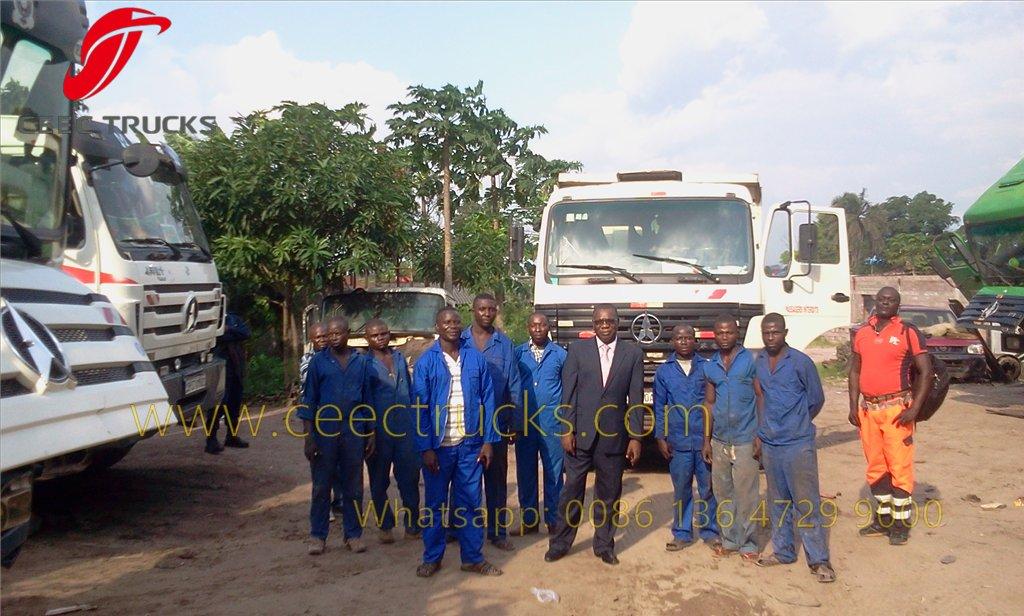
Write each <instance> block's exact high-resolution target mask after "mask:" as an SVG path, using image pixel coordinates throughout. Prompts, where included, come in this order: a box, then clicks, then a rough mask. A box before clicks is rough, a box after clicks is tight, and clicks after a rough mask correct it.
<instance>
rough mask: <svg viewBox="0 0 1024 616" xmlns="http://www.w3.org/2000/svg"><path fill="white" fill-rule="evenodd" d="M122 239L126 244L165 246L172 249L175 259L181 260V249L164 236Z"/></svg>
mask: <svg viewBox="0 0 1024 616" xmlns="http://www.w3.org/2000/svg"><path fill="white" fill-rule="evenodd" d="M120 241H122V242H124V243H126V244H152V245H156V246H163V247H165V248H168V249H170V251H171V252H172V253H173V254H174V260H175V261H181V249H179V248H178V247H177V246H175V245H174V244H172V243H170V242H168V241H167V240H165V239H164V238H162V237H125V238H121V240H120Z"/></svg>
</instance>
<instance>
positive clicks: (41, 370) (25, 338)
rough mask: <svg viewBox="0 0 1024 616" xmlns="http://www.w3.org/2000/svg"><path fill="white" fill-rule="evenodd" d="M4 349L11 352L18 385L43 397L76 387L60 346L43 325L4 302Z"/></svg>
mask: <svg viewBox="0 0 1024 616" xmlns="http://www.w3.org/2000/svg"><path fill="white" fill-rule="evenodd" d="M2 306H3V307H2V310H0V319H2V320H3V346H5V347H7V348H8V349H10V350H11V351H12V354H13V356H14V357H15V358H17V361H15V362H14V363H15V364H16V365H17V366H18V370H19V372H20V373H21V377H22V378H21V379H19V380H20V381H22V382H23V384H26V385H29V386H30V387H31V388H32V389H35V391H36V393H40V394H41V393H44V392H47V391H50V390H55V389H70V388H72V387H74V386H75V385H76V381H75V377H74V375H73V374H72V373H71V367H70V366H69V365H68V361H67V358H66V357H65V356H64V350H63V349H62V348H61V346H60V342H59V341H58V340H57V338H56V337H55V336H54V335H53V333H52V332H51V331H50V330H49V329H47V328H46V326H45V325H43V324H42V323H40V322H39V321H38V320H36V319H34V318H33V317H31V316H29V315H28V314H26V313H24V312H21V311H20V310H18V309H16V308H15V307H14V306H12V305H10V304H8V303H7V302H3V303H2Z"/></svg>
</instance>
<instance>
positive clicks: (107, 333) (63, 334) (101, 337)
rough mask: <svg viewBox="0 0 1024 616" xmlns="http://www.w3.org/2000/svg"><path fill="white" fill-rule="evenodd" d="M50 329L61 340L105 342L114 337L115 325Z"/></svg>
mask: <svg viewBox="0 0 1024 616" xmlns="http://www.w3.org/2000/svg"><path fill="white" fill-rule="evenodd" d="M50 331H51V332H53V335H54V336H55V337H56V338H57V340H59V341H60V342H105V341H109V340H113V339H114V328H113V327H101V328H85V327H53V328H51V329H50Z"/></svg>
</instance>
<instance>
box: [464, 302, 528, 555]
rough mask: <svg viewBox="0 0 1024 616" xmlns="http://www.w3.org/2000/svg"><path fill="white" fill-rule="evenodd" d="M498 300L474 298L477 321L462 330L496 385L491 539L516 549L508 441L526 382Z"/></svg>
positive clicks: (487, 480)
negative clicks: (498, 322) (501, 323)
mask: <svg viewBox="0 0 1024 616" xmlns="http://www.w3.org/2000/svg"><path fill="white" fill-rule="evenodd" d="M497 316H498V302H497V300H495V299H494V296H493V295H491V294H489V293H481V294H480V295H477V296H476V297H475V298H474V299H473V324H472V325H470V326H469V327H467V328H466V330H465V331H463V332H462V344H465V345H469V346H472V347H473V348H474V349H476V350H477V351H479V352H480V353H482V354H483V356H484V358H485V359H486V360H487V365H488V366H489V368H490V373H491V382H492V384H493V385H494V403H495V414H496V417H495V422H496V426H497V430H498V434H499V435H500V436H501V437H502V438H501V441H500V442H498V443H495V444H494V460H492V462H491V464H490V466H488V468H487V470H485V471H484V494H485V496H486V497H487V540H488V541H490V542H491V544H492V545H493V546H494V547H496V548H499V549H502V550H513V549H515V548H514V547H513V545H512V542H511V541H509V540H508V528H509V526H510V525H511V522H510V521H509V520H508V506H507V505H508V444H509V442H510V440H514V439H515V431H514V428H513V421H512V418H513V416H514V415H515V409H516V405H518V404H522V391H523V388H522V384H521V383H520V380H519V367H518V365H517V364H516V361H515V357H514V353H513V347H512V341H511V340H509V337H508V336H506V335H505V332H503V331H501V330H500V329H498V328H496V327H494V319H496V318H497Z"/></svg>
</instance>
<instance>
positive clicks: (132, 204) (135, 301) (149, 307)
mask: <svg viewBox="0 0 1024 616" xmlns="http://www.w3.org/2000/svg"><path fill="white" fill-rule="evenodd" d="M143 148H149V151H150V152H151V153H152V152H154V151H155V155H156V160H155V168H153V164H152V163H150V168H152V172H150V173H146V172H148V171H150V169H143V168H142V166H144V165H145V164H146V163H145V162H143V161H142V159H143V158H144V157H145V156H146V153H145V150H144V149H143ZM135 152H141V153H142V154H143V155H142V156H137V155H135ZM74 156H75V165H74V167H72V170H71V179H72V182H73V187H74V191H73V193H72V204H73V210H72V216H71V219H70V220H71V224H70V225H69V232H68V242H67V247H66V248H65V251H64V263H63V266H62V267H63V270H64V272H65V273H67V274H69V275H71V276H73V277H75V278H76V279H77V280H78V281H79V282H81V283H82V284H85V285H86V286H88V287H89V288H91V289H93V290H94V291H96V292H98V293H102V294H104V295H106V296H107V297H109V298H110V300H111V301H112V302H113V303H114V305H115V306H116V307H117V310H118V312H119V313H120V314H121V316H122V317H123V318H124V320H125V321H126V322H127V323H128V326H129V327H130V328H131V329H132V331H134V332H135V334H136V335H137V336H138V337H139V339H140V340H141V341H142V346H143V348H145V350H146V353H147V354H148V355H149V359H150V360H151V361H152V362H153V365H154V366H155V367H156V370H157V373H158V374H159V375H160V379H161V380H162V381H163V384H164V387H165V388H166V389H167V395H168V398H169V399H170V403H171V404H172V405H174V406H175V407H177V406H178V405H180V409H179V410H180V412H179V413H177V417H178V419H179V421H180V420H182V419H183V420H184V421H186V422H187V421H189V420H190V418H191V413H193V412H195V408H196V405H199V406H201V407H202V409H203V410H204V412H205V414H206V415H209V413H210V412H211V411H212V410H213V408H214V406H215V405H217V404H219V403H220V401H221V399H222V398H223V395H224V360H223V359H220V358H218V357H215V356H214V354H213V347H214V345H215V344H216V342H217V336H219V335H220V334H222V333H223V331H224V315H225V312H226V310H225V309H226V298H225V296H224V294H223V293H222V289H221V283H220V279H219V278H218V276H217V266H216V264H215V263H214V262H213V257H212V256H211V254H210V247H209V245H208V243H207V240H206V235H205V233H204V232H203V227H202V223H201V221H200V219H199V215H198V214H197V213H196V209H195V206H194V205H193V203H192V197H191V195H190V193H189V190H188V184H187V174H186V172H185V169H184V167H183V166H182V164H181V160H180V159H179V158H178V156H177V154H176V153H175V152H174V150H172V149H171V148H170V147H169V146H167V145H166V144H159V145H154V146H150V145H147V144H138V143H133V142H132V141H131V140H129V139H128V138H127V137H126V136H125V134H124V133H122V132H121V131H120V130H119V129H117V128H116V127H113V126H111V125H110V124H107V123H104V122H97V121H93V120H91V119H88V118H82V119H80V120H78V121H77V123H76V133H75V140H74Z"/></svg>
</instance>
